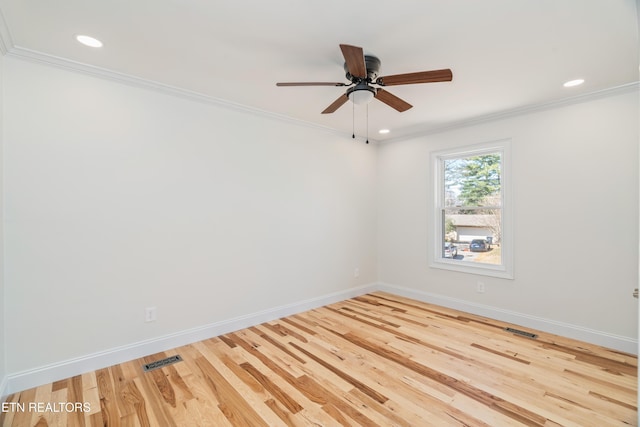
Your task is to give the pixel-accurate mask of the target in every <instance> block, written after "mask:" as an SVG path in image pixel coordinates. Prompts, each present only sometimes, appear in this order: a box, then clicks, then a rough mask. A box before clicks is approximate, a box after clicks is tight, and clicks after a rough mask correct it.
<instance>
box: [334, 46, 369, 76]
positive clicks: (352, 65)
mask: <svg viewBox="0 0 640 427" xmlns="http://www.w3.org/2000/svg"><path fill="white" fill-rule="evenodd" d="M340 50H342V56H344V61H345V62H346V63H347V69H348V70H349V74H351V75H352V76H353V77H360V78H363V79H364V78H366V77H367V64H366V63H365V62H364V51H363V50H362V48H361V47H358V46H351V45H348V44H341V45H340Z"/></svg>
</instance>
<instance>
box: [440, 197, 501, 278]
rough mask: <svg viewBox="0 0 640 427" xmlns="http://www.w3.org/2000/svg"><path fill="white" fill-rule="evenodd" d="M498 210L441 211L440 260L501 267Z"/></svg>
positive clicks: (499, 213) (499, 211) (499, 210)
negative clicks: (441, 246)
mask: <svg viewBox="0 0 640 427" xmlns="http://www.w3.org/2000/svg"><path fill="white" fill-rule="evenodd" d="M500 216H501V209H477V210H474V209H444V210H443V216H442V218H443V225H442V230H443V232H444V236H443V238H442V241H443V253H442V257H443V258H450V259H454V260H457V261H463V262H473V263H482V264H496V265H501V264H502V251H501V235H502V230H501V221H500Z"/></svg>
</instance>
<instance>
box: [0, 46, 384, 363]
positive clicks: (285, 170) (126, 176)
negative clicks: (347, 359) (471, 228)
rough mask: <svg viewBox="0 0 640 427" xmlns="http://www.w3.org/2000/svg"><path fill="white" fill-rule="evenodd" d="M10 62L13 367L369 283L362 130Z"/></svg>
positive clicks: (370, 224)
mask: <svg viewBox="0 0 640 427" xmlns="http://www.w3.org/2000/svg"><path fill="white" fill-rule="evenodd" d="M4 69H5V75H4V79H5V94H4V96H5V133H4V135H5V140H4V146H5V153H4V154H5V188H6V190H5V208H6V218H5V230H4V238H5V241H6V253H5V258H6V266H5V268H6V282H5V293H6V298H7V300H8V301H9V304H8V305H7V307H6V310H7V312H6V316H7V319H10V320H9V324H8V326H7V333H6V345H7V347H8V349H9V351H8V355H7V371H8V372H10V373H16V372H20V371H24V370H29V369H34V368H37V367H40V366H44V365H47V364H51V363H59V362H61V361H64V360H68V359H70V358H74V357H80V356H83V355H86V354H91V353H94V352H99V351H102V350H108V349H110V348H114V347H117V346H123V345H128V344H130V343H135V342H139V341H142V340H146V339H151V338H154V337H158V336H162V335H167V334H171V333H175V332H179V331H183V330H187V329H189V328H194V327H198V326H200V325H205V324H209V323H212V322H217V321H220V320H222V319H229V318H233V317H236V316H242V315H245V314H250V313H254V312H257V311H260V310H264V309H268V308H272V307H274V306H279V305H283V304H289V303H292V302H297V301H301V300H305V299H309V298H314V297H317V296H319V295H325V294H328V293H331V292H336V291H340V290H343V289H345V288H350V287H354V286H356V285H361V284H368V283H373V282H375V280H376V274H377V272H376V256H377V252H376V212H375V208H376V204H375V197H376V190H375V188H376V174H377V172H376V171H377V169H376V166H377V150H376V149H375V147H374V146H372V145H365V144H362V143H357V142H353V141H351V139H350V138H348V137H347V138H343V137H340V136H337V135H335V134H332V133H329V132H325V131H322V130H317V129H313V128H308V127H306V126H302V125H299V124H294V123H289V122H284V121H282V120H277V119H271V118H268V117H265V116H261V115H258V114H254V113H252V112H247V111H238V110H234V109H231V108H226V107H223V106H218V105H215V104H213V103H204V102H198V101H194V100H188V99H183V98H180V97H175V96H169V95H166V94H163V93H159V92H155V91H152V90H147V89H142V88H137V87H133V86H127V85H124V84H120V83H116V82H111V81H108V80H104V79H99V78H93V77H91V76H87V75H84V74H79V73H76V72H69V71H65V70H62V69H58V68H50V67H48V66H44V65H39V64H34V63H30V62H25V61H22V60H19V59H15V58H11V57H7V58H5V64H4ZM356 267H358V268H359V269H360V276H359V278H357V279H356V278H354V268H356ZM148 306H156V307H157V309H158V321H157V322H155V323H144V322H143V310H144V308H145V307H148Z"/></svg>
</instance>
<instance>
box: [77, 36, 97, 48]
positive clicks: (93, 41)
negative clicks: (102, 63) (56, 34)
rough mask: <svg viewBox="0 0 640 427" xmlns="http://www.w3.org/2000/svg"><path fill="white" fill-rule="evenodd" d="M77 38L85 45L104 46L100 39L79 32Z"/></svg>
mask: <svg viewBox="0 0 640 427" xmlns="http://www.w3.org/2000/svg"><path fill="white" fill-rule="evenodd" d="M76 40H78V41H79V42H80V43H82V44H83V45H85V46H89V47H102V42H101V41H100V40H98V39H96V38H93V37H90V36H85V35H82V34H79V35H77V36H76Z"/></svg>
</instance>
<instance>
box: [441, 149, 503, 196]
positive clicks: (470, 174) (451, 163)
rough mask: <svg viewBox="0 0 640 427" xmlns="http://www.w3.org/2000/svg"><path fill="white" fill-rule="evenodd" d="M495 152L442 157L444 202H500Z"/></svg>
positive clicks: (498, 168) (498, 162)
mask: <svg viewBox="0 0 640 427" xmlns="http://www.w3.org/2000/svg"><path fill="white" fill-rule="evenodd" d="M500 164H501V158H500V154H499V153H491V154H483V155H479V156H469V157H459V158H452V159H445V160H444V161H443V166H444V167H443V170H444V192H443V196H444V206H445V207H456V206H457V207H462V206H500V205H501V194H500V175H501V170H500Z"/></svg>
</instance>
